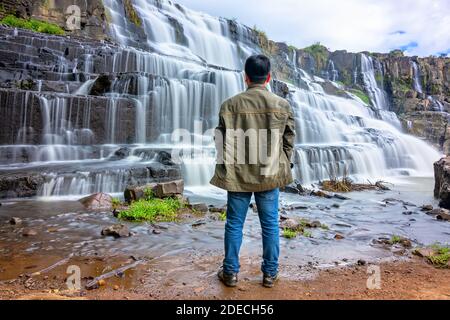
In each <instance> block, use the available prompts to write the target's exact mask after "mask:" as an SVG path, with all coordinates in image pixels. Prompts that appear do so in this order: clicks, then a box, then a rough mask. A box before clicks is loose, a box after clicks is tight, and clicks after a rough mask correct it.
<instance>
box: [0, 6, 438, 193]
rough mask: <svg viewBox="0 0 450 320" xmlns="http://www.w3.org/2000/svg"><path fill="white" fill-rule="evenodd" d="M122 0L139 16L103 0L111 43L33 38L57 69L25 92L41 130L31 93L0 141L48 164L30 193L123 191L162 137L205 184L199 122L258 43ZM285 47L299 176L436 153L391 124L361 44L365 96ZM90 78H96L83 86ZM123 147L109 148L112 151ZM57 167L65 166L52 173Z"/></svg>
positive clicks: (13, 159)
mask: <svg viewBox="0 0 450 320" xmlns="http://www.w3.org/2000/svg"><path fill="white" fill-rule="evenodd" d="M131 2H132V4H133V6H134V8H135V9H136V11H137V12H138V13H139V15H140V18H141V20H142V28H138V27H137V26H136V25H134V24H133V23H132V22H130V21H128V19H127V18H126V14H125V11H124V7H123V3H122V1H112V0H104V1H103V3H104V5H105V8H106V10H107V12H108V16H109V17H110V18H111V21H110V23H109V25H110V33H111V35H112V37H113V38H114V39H115V40H116V41H117V42H118V43H120V44H121V47H109V46H107V45H104V47H102V48H101V49H99V50H100V51H101V52H102V54H99V55H96V54H95V52H97V51H96V50H93V49H92V48H89V47H86V48H83V49H82V50H80V52H77V55H76V58H77V59H78V62H77V63H76V64H75V63H74V59H75V57H73V58H74V59H72V60H71V61H69V60H70V58H71V57H70V56H68V57H65V54H64V47H62V46H61V45H60V44H59V43H53V42H52V43H50V42H48V41H47V42H44V43H42V46H43V47H55V48H56V49H54V52H55V54H58V55H60V56H61V58H60V59H58V61H59V63H58V64H61V65H57V66H55V67H54V68H53V70H51V71H50V72H56V74H55V75H53V73H50V75H49V77H51V80H50V81H47V80H46V81H45V82H44V83H41V86H42V90H39V92H35V93H30V94H28V96H27V97H26V98H24V99H25V100H26V101H31V100H32V99H37V100H36V101H38V105H39V106H38V109H39V110H40V115H41V119H42V132H33V131H32V128H31V126H30V121H31V120H30V116H31V114H30V112H31V110H32V109H33V108H36V103H34V104H33V103H31V102H29V103H24V104H22V110H21V112H22V116H21V125H20V129H19V131H18V132H17V133H16V137H17V142H16V143H17V145H16V146H6V147H2V150H3V149H5V150H8V153H9V152H10V151H11V150H9V149H8V148H12V150H13V152H12V153H13V154H14V155H12V156H8V157H7V159H6V160H3V159H0V161H2V162H1V163H5V162H6V163H7V165H8V168H24V167H26V168H32V169H33V170H42V171H45V172H47V174H46V175H45V184H44V185H43V188H42V189H41V190H40V195H43V196H55V195H85V194H89V193H92V192H99V191H102V192H111V193H115V192H122V191H123V189H124V188H125V186H126V185H127V184H128V183H145V182H146V181H148V179H149V177H148V170H146V167H147V166H148V165H149V164H151V163H154V162H155V156H154V150H159V149H165V150H170V149H173V148H180V149H182V150H183V152H182V171H183V175H184V178H185V180H186V184H187V185H188V186H207V185H208V181H209V179H210V178H211V176H212V174H213V170H214V157H215V155H214V144H213V141H212V139H211V137H210V136H208V135H203V132H204V131H205V130H207V129H211V128H214V127H215V126H216V125H217V120H218V112H219V108H220V104H221V102H222V101H224V100H225V99H227V98H228V97H231V96H233V95H235V94H237V93H239V92H241V91H243V90H244V89H245V85H244V79H243V74H242V72H241V71H240V70H242V67H243V63H244V61H245V58H246V57H247V56H248V55H250V54H252V53H257V52H260V48H259V47H258V45H257V44H256V43H257V42H256V41H254V39H253V42H252V32H251V30H250V29H249V28H247V27H245V26H243V25H239V24H237V23H235V22H232V21H228V20H225V19H219V18H213V17H211V16H208V15H206V14H202V13H198V12H194V11H191V10H189V9H187V8H185V7H183V6H180V5H177V4H174V3H172V2H170V1H166V0H158V1H153V0H133V1H131ZM286 59H289V57H286ZM293 59H294V67H295V72H296V73H298V76H299V78H301V80H302V82H303V83H304V84H306V88H308V89H300V88H297V87H294V86H292V85H290V91H291V94H290V95H289V97H288V99H289V100H290V102H291V104H292V106H293V109H294V112H295V115H296V125H297V127H296V130H297V141H296V152H295V159H294V161H295V162H296V168H295V169H294V171H295V175H296V177H297V178H298V179H300V181H301V182H302V183H311V182H315V181H318V180H321V179H328V178H330V177H334V176H336V177H338V176H342V175H344V174H348V175H350V176H352V177H355V178H357V179H359V178H361V179H363V178H373V177H383V176H384V177H386V176H392V175H395V174H406V173H408V174H411V175H430V174H431V169H432V162H433V161H434V160H436V159H437V158H438V157H439V155H438V153H437V152H436V151H435V150H433V149H432V148H431V147H429V146H428V145H427V144H425V143H424V142H422V141H420V140H419V139H416V138H413V137H410V136H407V135H405V134H403V133H402V132H401V131H400V130H399V128H400V125H399V121H398V119H397V117H396V116H395V114H393V113H391V112H389V111H388V110H389V106H388V101H387V98H386V94H385V92H384V90H383V88H382V83H381V81H380V83H377V81H376V79H377V77H376V76H375V69H377V70H379V69H380V66H378V67H377V68H375V67H374V65H375V64H376V62H375V61H374V60H373V59H372V58H370V57H367V56H365V55H361V70H360V73H361V74H362V76H363V79H364V83H365V86H366V88H367V91H368V92H369V93H370V98H371V100H372V104H373V106H374V108H370V107H369V106H367V105H365V104H364V103H363V102H362V101H360V100H358V99H357V98H356V97H355V99H346V98H340V97H336V96H331V95H327V94H326V93H325V92H324V90H323V88H322V86H321V83H322V82H324V81H325V80H323V79H321V78H318V77H312V76H310V75H308V74H307V73H306V72H305V71H304V70H302V69H300V68H298V66H297V63H296V61H295V60H296V57H295V56H294V57H293ZM328 71H329V79H330V80H333V81H334V80H337V76H338V74H337V71H336V70H335V68H334V64H333V63H332V62H331V63H330V64H329V65H328ZM73 74H75V76H73ZM101 74H105V75H107V76H106V78H107V79H105V77H103V78H102V76H101ZM355 78H356V77H355ZM65 79H72V80H71V81H73V82H75V84H76V85H77V87H76V88H72V87H69V85H67V87H68V89H69V90H68V91H69V92H71V94H67V93H64V92H67V89H66V88H63V89H61V91H60V92H61V93H58V94H52V95H50V94H48V93H47V92H45V88H46V86H47V85H54V83H53V82H54V81H65ZM78 79H85V80H86V81H84V82H78V81H77V80H78ZM47 82H48V83H47ZM97 82H104V83H106V85H104V88H103V89H104V91H103V92H100V93H98V92H97V93H96V94H95V95H93V94H92V91H93V90H94V89H95V90H97V91H98V86H97ZM349 95H350V94H349ZM198 126H200V127H201V130H200V131H198V130H196V128H198ZM175 129H186V130H187V131H188V132H190V135H191V137H192V138H193V139H194V138H195V139H198V140H199V141H200V144H199V145H198V146H197V148H198V149H200V151H202V152H201V153H196V152H195V151H196V150H193V149H190V148H186V146H185V145H184V142H181V141H172V139H171V134H172V132H173V130H175ZM33 135H39V136H40V139H39V143H38V144H37V145H33V142H32V141H30V140H29V137H30V136H33ZM19 143H20V145H19ZM123 148H126V149H128V151H129V152H128V153H127V155H126V156H124V157H121V158H120V159H117V158H116V156H115V153H116V152H117V151H118V150H121V149H123ZM197 151H198V150H197ZM17 153H20V154H26V155H27V157H26V159H27V161H20V160H19V159H20V158H21V157H20V156H17V155H16V154H17ZM22 158H23V157H22ZM23 162H27V163H26V164H25V165H24V164H23ZM61 168H70V170H65V171H64V172H63V173H61Z"/></svg>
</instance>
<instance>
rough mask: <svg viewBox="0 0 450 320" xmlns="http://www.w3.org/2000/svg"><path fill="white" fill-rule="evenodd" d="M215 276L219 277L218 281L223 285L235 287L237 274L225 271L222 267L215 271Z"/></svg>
mask: <svg viewBox="0 0 450 320" xmlns="http://www.w3.org/2000/svg"><path fill="white" fill-rule="evenodd" d="M217 276H218V277H219V279H220V281H222V282H223V284H224V285H226V286H227V287H236V286H237V283H238V276H237V273H231V274H228V273H225V272H224V271H223V268H220V269H219V272H218V273H217Z"/></svg>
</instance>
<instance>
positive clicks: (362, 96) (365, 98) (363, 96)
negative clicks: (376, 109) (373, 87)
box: [350, 89, 370, 104]
mask: <svg viewBox="0 0 450 320" xmlns="http://www.w3.org/2000/svg"><path fill="white" fill-rule="evenodd" d="M350 92H351V93H353V94H354V95H355V96H357V97H358V98H360V99H361V100H362V101H363V102H364V103H365V104H370V98H369V96H368V95H367V94H365V93H364V92H362V91H361V90H358V89H350Z"/></svg>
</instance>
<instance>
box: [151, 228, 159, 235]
mask: <svg viewBox="0 0 450 320" xmlns="http://www.w3.org/2000/svg"><path fill="white" fill-rule="evenodd" d="M152 233H153V234H161V230H158V229H153V230H152Z"/></svg>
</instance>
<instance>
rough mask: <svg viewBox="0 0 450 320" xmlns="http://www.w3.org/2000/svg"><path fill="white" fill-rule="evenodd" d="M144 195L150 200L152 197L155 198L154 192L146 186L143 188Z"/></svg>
mask: <svg viewBox="0 0 450 320" xmlns="http://www.w3.org/2000/svg"><path fill="white" fill-rule="evenodd" d="M144 197H145V200H152V199H153V198H155V194H154V192H153V190H152V189H151V188H147V189H145V190H144Z"/></svg>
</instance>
